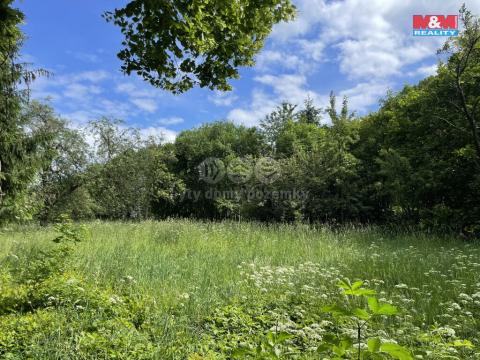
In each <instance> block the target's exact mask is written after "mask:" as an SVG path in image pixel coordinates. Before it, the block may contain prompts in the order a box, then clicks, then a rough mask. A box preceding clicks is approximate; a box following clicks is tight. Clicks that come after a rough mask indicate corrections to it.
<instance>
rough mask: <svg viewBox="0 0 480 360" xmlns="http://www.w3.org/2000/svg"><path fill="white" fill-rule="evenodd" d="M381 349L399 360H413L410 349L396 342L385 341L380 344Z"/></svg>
mask: <svg viewBox="0 0 480 360" xmlns="http://www.w3.org/2000/svg"><path fill="white" fill-rule="evenodd" d="M380 351H381V352H384V353H387V354H388V355H390V356H391V357H393V358H395V359H398V360H413V357H412V354H411V353H410V351H409V350H408V349H406V348H404V347H403V346H400V345H398V344H394V343H385V344H382V345H381V346H380Z"/></svg>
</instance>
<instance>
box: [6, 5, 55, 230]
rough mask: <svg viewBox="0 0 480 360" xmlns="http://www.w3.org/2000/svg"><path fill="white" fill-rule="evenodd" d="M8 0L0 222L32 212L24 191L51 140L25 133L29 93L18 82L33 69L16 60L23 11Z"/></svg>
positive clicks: (27, 78) (27, 79)
mask: <svg viewBox="0 0 480 360" xmlns="http://www.w3.org/2000/svg"><path fill="white" fill-rule="evenodd" d="M11 3H12V1H10V0H2V1H1V2H0V222H2V221H5V220H6V219H24V218H28V217H29V216H30V215H31V212H32V209H31V206H30V205H31V204H30V203H29V200H28V199H27V198H26V190H27V188H28V186H29V185H30V183H31V182H32V180H33V178H34V176H35V173H36V171H37V170H39V169H40V168H41V166H42V165H43V164H44V162H45V161H48V151H47V153H45V149H47V148H48V143H49V140H50V137H49V135H48V134H44V133H42V132H32V133H27V131H26V128H27V127H28V120H29V119H28V118H25V117H23V116H22V114H21V112H22V105H24V104H25V101H26V100H27V95H28V93H27V92H26V91H25V90H21V89H19V84H20V83H22V82H23V83H28V82H30V81H31V80H32V79H33V78H34V77H35V72H29V71H28V70H27V69H26V66H25V64H20V63H18V57H19V50H20V46H21V43H22V40H23V35H22V33H21V32H20V30H19V29H18V26H19V24H20V23H21V22H22V21H23V14H22V13H21V12H20V11H18V10H16V9H13V8H12V7H11ZM46 156H47V158H46Z"/></svg>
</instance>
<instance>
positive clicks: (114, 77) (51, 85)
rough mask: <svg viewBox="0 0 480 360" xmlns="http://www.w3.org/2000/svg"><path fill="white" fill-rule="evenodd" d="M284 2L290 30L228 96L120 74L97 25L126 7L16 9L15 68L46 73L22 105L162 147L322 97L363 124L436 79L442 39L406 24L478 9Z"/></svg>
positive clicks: (56, 2) (85, 1)
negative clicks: (187, 134) (132, 131)
mask: <svg viewBox="0 0 480 360" xmlns="http://www.w3.org/2000/svg"><path fill="white" fill-rule="evenodd" d="M292 1H293V3H294V4H295V5H296V6H297V9H298V14H297V17H296V20H294V21H292V22H289V23H282V24H278V25H276V26H275V27H274V29H273V32H272V34H271V35H270V37H269V39H268V40H267V42H266V45H265V47H264V49H263V50H262V51H261V52H260V53H259V54H258V56H257V57H256V65H255V66H254V67H251V68H242V69H241V71H240V75H241V78H240V79H239V80H234V81H232V82H231V84H232V85H233V88H234V89H233V91H231V92H227V93H222V92H216V91H211V90H208V89H199V88H196V89H193V90H190V91H189V92H187V93H184V94H181V95H172V94H170V93H168V92H166V91H163V90H161V89H158V88H154V87H152V86H151V85H149V84H148V83H146V82H144V81H143V80H141V79H140V78H138V77H136V76H135V75H132V76H126V75H124V74H122V72H121V71H120V66H121V62H120V60H118V59H117V57H116V54H117V52H118V51H119V50H120V49H121V41H122V36H121V33H120V30H119V29H118V28H117V27H115V26H114V25H113V24H111V23H107V22H106V21H105V20H104V19H103V18H102V16H101V15H102V13H103V12H105V11H107V10H112V9H114V8H119V7H122V6H123V5H125V4H126V3H127V2H128V1H127V0H116V1H114V0H103V1H98V0H82V1H65V0H42V1H38V0H17V1H16V2H15V5H16V6H17V7H18V8H20V9H21V10H22V11H23V12H24V13H25V16H26V21H25V24H24V25H23V26H22V29H23V31H24V32H25V34H26V36H27V40H26V42H25V44H24V46H23V49H22V57H23V60H24V61H26V62H29V63H32V68H44V69H47V70H49V71H50V72H51V73H52V76H50V77H43V78H40V79H38V80H37V81H36V82H35V83H34V84H33V85H32V97H33V98H36V99H41V100H46V101H48V102H49V103H50V104H51V105H52V106H53V107H54V109H55V110H56V112H57V113H58V114H59V115H60V116H62V117H63V118H65V119H68V120H69V121H70V122H71V124H72V125H73V126H76V127H81V126H84V125H85V124H86V123H88V121H90V120H94V119H98V118H99V117H101V116H109V117H113V118H117V119H122V120H124V121H125V123H126V124H127V125H128V126H134V127H137V128H139V129H141V132H142V134H144V135H145V136H148V135H157V136H158V135H163V136H164V138H165V139H166V140H169V141H172V140H173V139H175V136H176V135H177V134H178V133H179V132H180V131H182V130H185V129H190V128H193V127H198V126H200V125H201V124H204V123H207V122H212V121H216V120H230V121H233V122H235V123H237V124H243V125H246V126H254V125H256V124H258V123H259V122H260V120H261V119H262V118H263V117H265V115H267V114H268V113H269V112H271V111H272V109H274V108H275V106H277V105H279V104H280V103H281V102H282V101H289V102H291V103H294V104H300V105H301V104H302V103H303V101H304V100H305V99H306V98H307V97H310V98H311V99H312V100H313V101H314V103H315V104H316V105H317V106H319V107H325V105H326V104H327V101H328V95H329V93H330V92H331V91H333V92H334V93H335V94H336V95H338V96H347V97H348V98H349V104H350V108H351V110H355V111H356V113H357V114H359V115H364V114H366V113H368V112H370V111H375V110H376V109H377V108H378V104H379V101H380V100H381V99H382V98H383V97H384V96H385V94H386V92H387V91H388V90H391V91H398V90H400V89H401V88H402V87H403V86H404V85H406V84H415V83H417V82H418V81H419V80H421V79H423V78H425V77H427V76H429V75H432V74H434V73H435V71H436V66H437V63H438V57H437V55H436V50H437V49H438V48H439V47H440V46H441V44H442V43H443V42H444V41H445V38H444V37H414V36H412V15H414V14H419V15H427V14H430V15H431V14H444V15H448V14H457V13H458V9H459V8H460V6H461V4H462V3H463V2H465V3H466V5H467V7H468V8H469V9H470V10H471V11H472V12H474V13H475V14H480V1H479V0H462V1H454V0H336V1H331V0H292ZM325 121H326V120H325Z"/></svg>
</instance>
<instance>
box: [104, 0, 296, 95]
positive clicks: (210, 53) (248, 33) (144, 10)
mask: <svg viewBox="0 0 480 360" xmlns="http://www.w3.org/2000/svg"><path fill="white" fill-rule="evenodd" d="M294 14H295V8H294V6H293V5H292V4H291V2H290V1H289V0H268V1H251V0H242V1H222V0H220V1H219V0H209V1H205V0H193V1H188V2H185V1H178V0H133V1H130V2H129V3H128V4H127V5H126V6H125V7H124V8H121V9H115V10H114V11H112V12H107V13H106V14H105V18H106V19H107V20H108V21H112V22H113V23H114V24H115V25H117V26H119V27H120V28H121V29H122V33H123V35H124V36H125V40H124V41H123V43H122V45H123V46H124V49H123V50H122V51H120V52H119V54H118V57H119V58H120V60H122V61H123V65H122V70H123V71H124V72H125V73H127V74H131V73H132V72H133V73H137V74H138V75H140V76H141V77H143V78H144V79H145V80H147V81H149V82H150V83H151V84H152V85H154V86H157V87H161V88H163V89H165V90H169V91H172V92H174V93H178V92H184V91H186V90H189V89H190V88H192V87H193V86H195V85H199V86H201V87H209V88H210V89H219V90H230V89H231V86H230V85H229V84H228V80H230V79H236V78H238V77H239V74H238V68H239V67H240V66H252V65H253V64H254V56H255V55H256V54H257V53H258V52H259V51H260V49H261V48H262V47H263V45H264V42H265V39H266V37H267V36H268V35H269V34H270V32H271V30H272V27H273V25H274V24H276V23H279V22H281V21H288V20H291V19H292V18H293V16H294Z"/></svg>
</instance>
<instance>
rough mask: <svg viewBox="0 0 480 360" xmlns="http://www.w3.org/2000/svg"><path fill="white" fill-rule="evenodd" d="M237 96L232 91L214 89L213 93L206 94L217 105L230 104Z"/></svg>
mask: <svg viewBox="0 0 480 360" xmlns="http://www.w3.org/2000/svg"><path fill="white" fill-rule="evenodd" d="M237 99H238V96H237V95H235V94H234V93H232V92H224V91H215V92H214V93H213V95H209V96H208V100H209V101H211V102H212V103H214V104H215V105H217V106H231V105H232V104H233V103H234V102H235V101H237Z"/></svg>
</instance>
